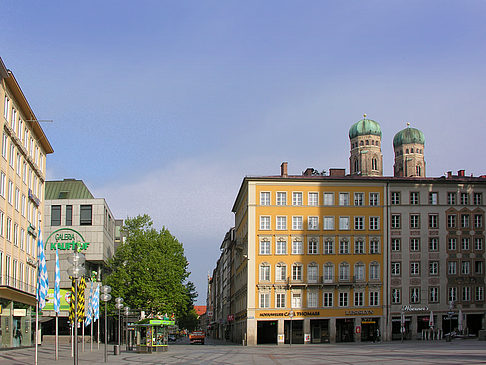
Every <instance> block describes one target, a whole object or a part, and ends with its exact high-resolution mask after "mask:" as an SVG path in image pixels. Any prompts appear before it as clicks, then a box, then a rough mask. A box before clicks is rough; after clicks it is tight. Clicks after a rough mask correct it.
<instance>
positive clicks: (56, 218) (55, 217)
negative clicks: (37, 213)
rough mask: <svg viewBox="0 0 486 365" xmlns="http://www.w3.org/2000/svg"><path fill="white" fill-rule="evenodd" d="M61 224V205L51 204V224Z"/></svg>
mask: <svg viewBox="0 0 486 365" xmlns="http://www.w3.org/2000/svg"><path fill="white" fill-rule="evenodd" d="M60 225H61V206H60V205H51V226H60Z"/></svg>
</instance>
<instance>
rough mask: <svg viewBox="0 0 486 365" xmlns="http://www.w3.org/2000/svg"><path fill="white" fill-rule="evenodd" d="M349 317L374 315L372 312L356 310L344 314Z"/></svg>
mask: <svg viewBox="0 0 486 365" xmlns="http://www.w3.org/2000/svg"><path fill="white" fill-rule="evenodd" d="M344 314H345V315H347V316H367V315H370V314H373V311H372V310H357V311H356V310H355V311H346V312H344Z"/></svg>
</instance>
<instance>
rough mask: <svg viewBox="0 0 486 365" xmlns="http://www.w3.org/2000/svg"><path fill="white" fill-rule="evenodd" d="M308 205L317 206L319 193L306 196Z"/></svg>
mask: <svg viewBox="0 0 486 365" xmlns="http://www.w3.org/2000/svg"><path fill="white" fill-rule="evenodd" d="M308 200H309V201H308V204H309V205H312V206H317V205H319V193H309V195H308Z"/></svg>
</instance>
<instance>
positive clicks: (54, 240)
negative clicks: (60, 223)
mask: <svg viewBox="0 0 486 365" xmlns="http://www.w3.org/2000/svg"><path fill="white" fill-rule="evenodd" d="M89 244H90V243H89V242H86V241H85V240H84V237H83V235H82V234H81V233H79V232H78V231H76V230H74V229H72V228H61V229H58V230H56V231H54V232H52V233H51V234H50V235H49V237H47V241H46V249H47V247H50V249H51V250H55V249H56V247H57V248H58V249H59V250H75V249H79V250H87V249H88V247H89Z"/></svg>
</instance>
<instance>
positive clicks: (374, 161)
mask: <svg viewBox="0 0 486 365" xmlns="http://www.w3.org/2000/svg"><path fill="white" fill-rule="evenodd" d="M371 169H372V170H378V160H377V159H376V158H375V157H373V159H372V160H371Z"/></svg>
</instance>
